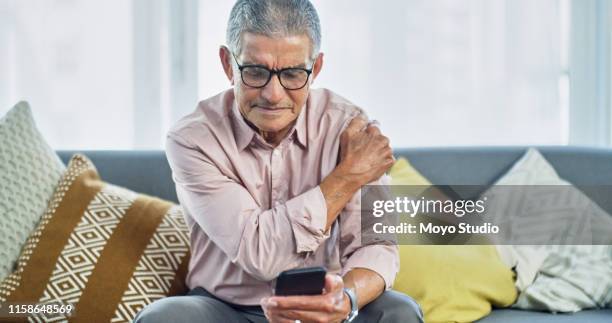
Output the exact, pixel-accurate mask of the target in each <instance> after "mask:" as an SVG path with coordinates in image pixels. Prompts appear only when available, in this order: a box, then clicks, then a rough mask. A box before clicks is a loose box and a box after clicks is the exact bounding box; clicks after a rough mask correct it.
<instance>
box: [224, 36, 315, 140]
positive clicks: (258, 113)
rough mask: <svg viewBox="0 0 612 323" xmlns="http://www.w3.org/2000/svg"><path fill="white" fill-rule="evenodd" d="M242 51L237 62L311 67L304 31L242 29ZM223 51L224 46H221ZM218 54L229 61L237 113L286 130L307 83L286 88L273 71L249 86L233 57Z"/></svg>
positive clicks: (269, 129)
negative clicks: (259, 84) (270, 33)
mask: <svg viewBox="0 0 612 323" xmlns="http://www.w3.org/2000/svg"><path fill="white" fill-rule="evenodd" d="M242 40H243V41H242V52H241V53H237V54H236V56H235V57H236V59H237V61H238V63H239V64H240V65H251V64H253V65H262V66H265V67H267V68H269V69H271V70H280V69H283V68H288V67H301V68H306V69H310V68H313V66H312V65H313V62H312V60H311V59H310V39H309V38H308V37H307V36H306V35H300V36H287V37H279V38H271V37H267V36H263V35H257V34H252V33H245V34H244V35H243V39H242ZM222 51H223V49H222ZM231 55H232V54H231V53H230V54H229V57H228V55H227V54H225V57H224V55H223V53H222V54H221V56H222V57H221V59H222V61H224V60H225V61H227V60H229V62H231V66H232V67H233V68H231V73H228V72H230V71H228V69H227V67H226V64H227V62H224V67H226V73H228V77H229V78H230V80H231V81H232V84H233V85H234V94H235V97H236V102H237V104H238V108H239V109H240V113H241V114H242V115H243V116H244V117H245V118H246V119H247V120H248V121H249V122H250V123H252V124H253V125H254V126H255V127H257V128H258V129H259V130H260V131H264V132H268V133H273V134H274V133H282V132H283V131H284V130H288V129H289V127H291V125H292V124H293V122H294V121H295V119H297V117H298V115H299V114H300V111H301V110H302V107H303V106H304V104H305V102H306V99H307V98H308V91H309V85H310V84H307V85H306V86H304V87H303V88H301V89H298V90H287V89H285V88H284V87H283V86H282V85H281V84H280V82H279V79H278V75H277V74H275V75H272V78H271V79H270V82H268V84H267V85H266V86H264V87H263V88H252V87H249V86H248V85H246V84H244V83H243V82H242V80H241V78H240V71H239V70H238V68H237V66H236V64H235V62H234V58H233V57H232V56H231ZM316 62H317V63H316V64H315V65H317V66H315V67H314V68H313V73H312V74H311V76H310V79H309V83H310V82H312V80H313V79H314V78H315V77H316V75H317V74H318V72H319V70H320V65H321V63H322V58H321V56H319V57H317V59H316Z"/></svg>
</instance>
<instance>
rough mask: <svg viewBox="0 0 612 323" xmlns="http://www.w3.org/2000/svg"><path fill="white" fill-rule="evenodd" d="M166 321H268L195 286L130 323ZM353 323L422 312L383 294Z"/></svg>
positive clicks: (411, 321)
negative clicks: (183, 294) (184, 294)
mask: <svg viewBox="0 0 612 323" xmlns="http://www.w3.org/2000/svg"><path fill="white" fill-rule="evenodd" d="M167 322H176V323H179V322H189V323H194V322H215V323H216V322H223V323H250V322H252V323H266V322H268V320H266V317H265V316H264V314H263V310H262V309H261V307H260V306H241V305H235V304H230V303H227V302H224V301H222V300H220V299H218V298H216V297H215V296H213V295H212V294H210V293H208V292H207V291H206V290H205V289H204V288H201V287H198V288H194V289H192V290H191V291H190V292H189V293H188V294H187V295H186V296H173V297H166V298H163V299H160V300H158V301H155V302H153V303H152V304H149V305H148V306H147V307H145V308H144V309H143V310H142V311H140V313H138V315H136V318H135V319H134V323H167ZM354 322H360V323H366V322H367V323H370V322H385V323H395V322H401V323H423V313H422V312H421V309H420V307H419V305H418V304H417V303H416V302H415V301H414V300H413V299H412V298H410V297H408V296H406V295H404V294H402V293H399V292H396V291H386V292H384V293H383V294H382V295H380V296H379V297H378V298H377V299H375V300H374V301H372V302H371V303H369V304H368V305H366V306H364V307H363V308H362V309H361V310H360V311H359V315H358V316H357V319H356V320H355V321H354Z"/></svg>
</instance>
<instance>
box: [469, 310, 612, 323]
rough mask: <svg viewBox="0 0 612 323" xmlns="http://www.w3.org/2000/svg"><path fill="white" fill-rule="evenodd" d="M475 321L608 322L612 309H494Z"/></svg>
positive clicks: (480, 322)
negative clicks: (561, 311)
mask: <svg viewBox="0 0 612 323" xmlns="http://www.w3.org/2000/svg"><path fill="white" fill-rule="evenodd" d="M476 322H477V323H525V322H529V323H577V322H579V323H610V322H612V309H604V310H587V311H580V312H577V313H572V314H551V313H545V312H534V311H523V310H510V309H503V310H495V311H493V312H492V313H491V315H489V316H487V317H485V318H483V319H481V320H478V321H476Z"/></svg>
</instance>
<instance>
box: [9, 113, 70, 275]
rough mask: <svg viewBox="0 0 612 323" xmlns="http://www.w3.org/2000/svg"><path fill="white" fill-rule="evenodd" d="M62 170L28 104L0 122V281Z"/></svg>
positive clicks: (17, 253) (38, 216) (40, 213)
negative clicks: (37, 125)
mask: <svg viewBox="0 0 612 323" xmlns="http://www.w3.org/2000/svg"><path fill="white" fill-rule="evenodd" d="M64 169H65V166H64V164H63V163H62V161H61V160H60V159H59V157H58V156H57V154H56V153H55V152H54V151H53V149H51V147H49V145H48V144H47V143H46V142H45V139H44V138H43V137H42V135H41V134H40V132H39V131H38V129H37V128H36V124H35V123H34V119H33V118H32V112H31V111H30V106H29V105H28V103H27V102H19V103H17V105H15V106H14V107H13V108H12V109H11V110H10V111H9V112H8V113H7V114H6V115H5V116H4V117H2V119H0V281H1V280H2V279H4V278H5V277H6V276H8V275H9V274H10V273H11V272H12V271H13V270H14V269H15V268H14V266H15V262H16V260H17V258H18V257H19V254H20V252H21V248H22V247H23V245H24V244H25V242H26V239H27V238H28V236H29V235H30V232H32V231H33V230H34V228H35V227H36V224H37V223H38V221H39V220H40V218H41V216H42V215H43V213H44V212H45V209H46V208H47V203H48V202H49V200H50V199H51V196H52V195H53V191H54V189H55V186H56V185H57V183H58V182H59V179H60V177H61V176H62V173H63V171H64Z"/></svg>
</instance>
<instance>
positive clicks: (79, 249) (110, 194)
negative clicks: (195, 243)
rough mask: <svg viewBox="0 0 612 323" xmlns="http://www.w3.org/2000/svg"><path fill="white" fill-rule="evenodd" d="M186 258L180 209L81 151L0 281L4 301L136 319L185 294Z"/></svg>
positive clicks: (87, 317) (96, 318) (86, 318)
mask: <svg viewBox="0 0 612 323" xmlns="http://www.w3.org/2000/svg"><path fill="white" fill-rule="evenodd" d="M188 259H189V239H188V229H187V227H186V224H185V222H184V219H183V217H182V214H181V210H180V208H179V207H178V206H177V205H175V204H172V203H170V202H167V201H164V200H161V199H158V198H154V197H150V196H146V195H142V194H138V193H135V192H133V191H130V190H127V189H124V188H121V187H118V186H114V185H111V184H108V183H105V182H103V181H102V180H101V179H100V178H99V176H98V173H97V171H96V169H95V167H94V165H93V164H92V163H91V162H90V161H89V159H87V157H85V156H83V155H78V154H77V155H75V156H74V157H73V158H72V159H71V160H70V163H69V166H68V169H67V170H66V172H65V174H64V176H63V178H62V179H61V181H60V183H59V185H58V188H57V189H56V191H55V193H54V195H53V198H52V200H51V202H50V204H49V208H48V209H47V212H46V213H45V215H44V216H43V218H42V219H41V221H40V223H39V225H38V227H37V228H36V230H35V232H34V233H33V234H32V235H30V237H29V238H28V241H27V244H26V246H25V247H24V250H23V252H22V254H21V256H20V258H19V266H18V268H17V270H16V271H15V272H14V273H13V274H11V275H10V276H9V277H8V278H7V279H5V280H4V281H3V282H2V284H0V301H2V302H3V303H4V302H8V303H42V304H47V303H57V302H61V303H63V304H66V305H72V306H74V308H75V313H76V314H75V316H74V317H73V318H72V319H71V321H73V320H74V321H80V322H109V321H111V320H112V321H113V322H114V321H131V320H132V319H133V318H134V316H135V315H136V313H137V312H138V311H139V310H140V309H142V308H143V307H144V306H145V305H147V304H149V303H151V302H153V301H155V300H157V299H160V298H162V297H164V296H167V295H175V294H182V293H184V292H185V291H186V287H185V285H184V275H185V273H186V271H187V264H188ZM0 316H1V315H0ZM37 316H38V318H39V319H40V320H42V321H48V320H49V319H50V318H51V316H52V315H50V314H38V315H37Z"/></svg>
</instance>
